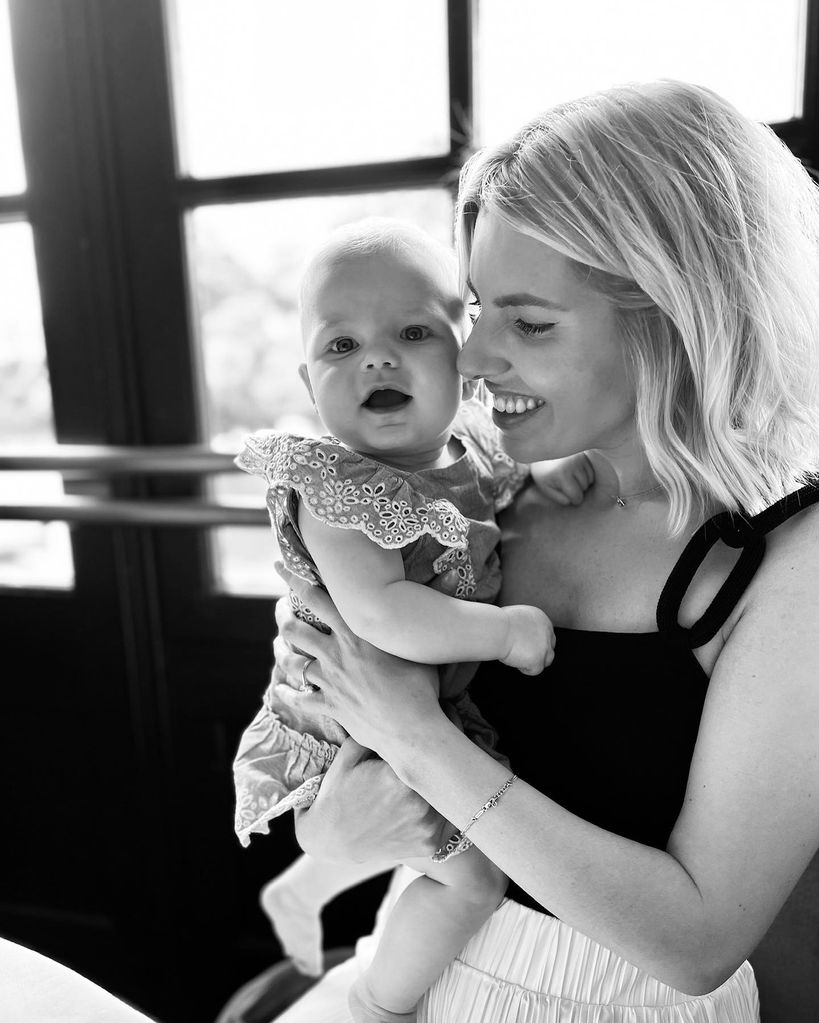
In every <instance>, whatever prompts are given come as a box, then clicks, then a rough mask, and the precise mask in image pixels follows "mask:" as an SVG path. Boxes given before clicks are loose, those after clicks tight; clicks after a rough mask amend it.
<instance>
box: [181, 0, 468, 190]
mask: <svg viewBox="0 0 819 1023" xmlns="http://www.w3.org/2000/svg"><path fill="white" fill-rule="evenodd" d="M167 6H168V15H169V16H168V27H169V37H170V39H171V52H172V67H173V78H174V91H175V94H176V108H177V131H178V146H179V151H180V165H181V167H182V169H183V170H184V171H185V172H186V173H188V174H191V175H193V176H194V177H218V176H221V175H231V174H251V173H259V172H262V171H278V170H292V169H295V168H305V167H329V166H333V165H349V164H356V163H367V162H376V161H381V160H397V159H403V158H406V157H415V156H430V155H436V154H440V153H446V152H448V151H449V113H448V111H449V86H448V63H447V23H446V2H445V0H425V2H424V3H421V4H419V3H417V2H416V0H389V2H388V3H385V2H384V0H344V2H343V3H339V0H309V2H305V3H296V2H292V3H271V2H270V0H167Z"/></svg>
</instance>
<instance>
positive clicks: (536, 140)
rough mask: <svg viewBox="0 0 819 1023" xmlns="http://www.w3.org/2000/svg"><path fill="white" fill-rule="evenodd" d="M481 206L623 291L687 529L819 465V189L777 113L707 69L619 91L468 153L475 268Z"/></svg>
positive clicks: (465, 203)
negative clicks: (754, 115) (733, 96)
mask: <svg viewBox="0 0 819 1023" xmlns="http://www.w3.org/2000/svg"><path fill="white" fill-rule="evenodd" d="M482 209H485V210H488V211H491V212H492V213H493V214H494V215H497V216H498V217H499V218H501V219H502V220H503V221H504V222H505V223H506V224H508V225H509V226H510V227H512V228H514V229H515V230H517V231H520V232H522V233H524V234H527V235H529V236H531V237H533V238H536V239H538V240H539V241H542V242H544V243H546V244H547V245H549V246H551V247H552V248H554V249H556V250H557V251H559V252H561V253H562V254H563V255H565V256H567V257H568V258H569V259H570V260H572V261H573V263H574V264H577V265H576V266H575V269H576V270H577V272H579V273H580V274H582V275H583V277H584V279H585V280H586V281H587V283H588V284H589V285H590V286H591V287H593V288H594V289H595V290H597V291H599V292H600V293H602V294H603V295H605V296H606V297H607V299H608V300H609V301H610V302H611V303H612V305H613V306H614V307H615V309H616V312H617V320H618V326H619V330H620V334H621V337H622V338H623V340H624V343H625V346H626V350H627V352H628V356H629V358H630V365H631V370H632V374H633V380H634V383H635V390H636V395H637V398H636V421H637V428H638V430H639V434H640V438H641V440H642V442H643V444H644V447H645V451H646V455H647V458H648V461H649V464H650V466H651V468H652V470H653V471H654V473H655V474H656V476H657V478H658V480H659V481H660V482H661V483H662V484H663V486H664V487H665V489H666V491H667V492H668V494H669V499H670V515H669V525H670V528H671V529H672V531H673V532H674V533H678V532H679V531H680V530H682V529H683V527H684V525H685V524H686V523H687V522H689V521H690V520H691V518H692V516H695V517H702V516H704V515H706V514H711V513H713V511H715V510H717V509H719V508H725V509H728V510H730V511H740V512H742V511H744V512H747V513H755V512H758V511H759V510H761V509H762V508H763V507H765V506H767V505H769V504H771V503H773V502H774V501H776V500H778V499H779V498H781V497H782V496H783V495H784V494H785V493H786V492H788V491H789V490H791V489H793V488H794V487H796V486H797V485H799V484H800V483H802V482H804V480H805V478H806V477H807V476H808V475H810V474H812V473H814V472H816V471H817V469H819V194H818V193H817V190H816V187H815V185H814V184H813V182H812V180H811V178H810V176H809V175H808V174H807V172H806V171H805V170H804V169H803V168H802V166H801V165H800V163H799V161H798V160H797V159H796V158H795V157H793V156H792V155H791V154H790V152H788V150H787V149H786V148H785V146H784V144H783V143H782V142H780V140H779V139H778V138H777V137H776V135H775V134H774V133H773V132H772V131H771V130H770V129H769V128H767V127H766V126H763V125H760V124H757V123H755V122H753V121H750V120H749V119H748V118H746V117H744V116H743V115H742V114H740V113H739V112H738V111H737V110H736V109H734V107H732V106H731V105H730V104H729V103H728V102H726V101H725V100H724V99H722V98H720V97H719V96H717V95H716V94H714V93H713V92H711V91H710V90H708V89H704V88H701V87H699V86H695V85H688V84H684V83H681V82H673V81H660V82H652V83H648V84H645V85H629V86H622V87H617V88H614V89H610V90H606V91H605V92H600V93H597V94H594V95H592V96H588V97H585V98H583V99H580V100H577V101H574V102H571V103H566V104H562V105H561V106H558V107H556V108H554V109H553V110H550V111H548V112H547V113H545V114H543V115H542V116H541V117H539V118H537V119H536V120H534V121H532V122H531V123H529V124H528V125H526V126H525V127H524V128H523V129H522V130H521V131H520V132H519V133H518V134H517V135H515V136H514V137H513V138H512V139H510V140H509V141H508V142H506V143H504V144H502V145H499V146H496V147H493V148H488V149H486V150H482V151H480V152H479V153H477V154H475V156H473V157H472V158H471V159H470V160H469V162H468V163H467V164H466V166H465V167H464V169H463V171H462V173H461V182H460V191H459V199H458V209H457V216H456V233H457V236H458V247H459V250H460V256H461V264H462V267H464V268H466V267H467V266H468V262H469V249H470V245H471V240H472V234H473V231H474V225H475V220H476V217H477V214H478V212H479V211H480V210H482Z"/></svg>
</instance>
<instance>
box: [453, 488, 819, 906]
mask: <svg viewBox="0 0 819 1023" xmlns="http://www.w3.org/2000/svg"><path fill="white" fill-rule="evenodd" d="M817 500H819V480H817V481H815V482H813V483H811V484H809V485H808V486H805V487H803V488H802V489H801V490H798V491H796V492H795V493H793V494H789V495H788V496H787V497H785V498H783V499H782V500H781V501H779V502H777V504H775V505H773V506H772V507H770V508H768V509H766V510H765V511H764V512H762V513H761V514H760V515H756V516H753V517H750V518H743V517H741V516H737V515H731V514H730V513H727V512H723V513H721V514H719V515H716V516H715V517H714V518H712V519H709V520H708V522H706V523H705V524H704V525H703V526H701V527H700V528H699V529H698V530H697V532H696V533H695V534H694V536H693V537H692V538H691V540H690V541H689V543H688V545H687V546H686V548H685V550H684V551H683V553H682V554H681V555H680V558H679V561H678V562H677V564H676V565H675V566H674V568H673V570H672V572H671V574H670V576H669V577H668V580H667V582H666V584H665V586H664V588H663V591H662V594H661V595H660V599H659V602H658V604H657V631H656V632H643V633H622V632H589V631H581V630H577V629H563V628H556V629H555V633H556V636H557V645H556V648H555V659H554V662H553V663H552V665H551V666H550V667H549V668H548V669H547V670H546V671H545V672H543V674H542V675H540V676H538V677H537V678H524V677H523V676H521V674H520V672H518V671H516V670H515V669H512V668H508V667H507V666H505V665H503V664H500V663H497V662H490V663H485V664H484V665H482V667H481V668H480V670H479V671H478V674H477V675H476V677H475V679H474V680H473V682H472V686H471V691H472V694H473V695H474V698H475V702H476V703H477V705H478V706H479V707H480V709H481V711H482V713H483V714H485V716H486V717H487V719H488V720H489V721H491V722H492V724H493V725H494V726H495V728H496V729H497V730H498V732H499V734H500V742H499V746H500V749H501V750H502V752H504V753H505V754H506V755H507V756H508V757H509V759H510V760H511V762H512V767H513V769H514V771H515V772H516V774H518V776H519V777H520V778H522V779H524V780H525V781H527V782H528V783H529V784H531V785H533V786H534V787H535V788H536V789H538V790H539V791H540V792H543V793H544V794H545V795H547V796H549V798H550V799H553V800H554V801H555V802H556V803H558V804H560V806H562V807H564V808H565V809H567V810H569V811H570V812H571V813H574V814H577V816H579V817H582V818H583V819H584V820H587V821H589V822H590V823H592V824H596V825H598V826H599V827H601V828H605V829H606V830H607V831H612V832H614V833H616V834H618V835H623V836H624V837H626V838H630V839H633V840H634V841H637V842H640V843H642V844H644V845H649V846H653V847H655V848H657V849H665V848H666V846H667V844H668V839H669V837H670V835H671V832H672V830H673V828H674V823H675V821H676V820H677V817H678V816H679V813H680V810H681V808H682V804H683V798H684V796H685V788H686V782H687V780H688V771H689V767H690V765H691V758H692V755H693V752H694V745H695V743H696V740H697V732H698V729H699V722H700V715H701V714H702V708H703V704H704V702H705V694H706V690H707V688H708V676H707V675H706V674H705V672H704V671H703V669H702V667H701V666H700V664H699V662H698V661H697V659H696V657H695V656H694V653H693V651H694V650H695V649H697V647H700V646H703V645H704V644H705V643H707V642H708V641H709V640H711V639H712V638H713V637H714V636H715V635H716V633H717V630H718V629H719V628H720V627H721V626H722V625H723V623H724V622H725V620H726V619H727V617H728V615H729V614H730V613H731V611H732V610H733V608H734V607H735V605H736V603H737V601H738V600H739V598H740V596H741V595H742V593H743V592H744V590H745V588H746V587H747V586H748V583H749V582H750V581H751V579H752V578H753V575H754V573H755V572H756V570H757V568H758V567H759V564H760V562H761V561H762V558H763V556H764V553H765V535H766V533H769V532H770V531H771V530H772V529H774V528H775V527H776V526H778V525H779V524H780V523H782V522H784V521H785V520H786V519H788V518H790V517H791V515H794V514H795V513H796V512H798V511H800V510H801V509H802V508H805V507H807V506H808V505H810V504H813V503H814V502H815V501H817ZM717 540H721V541H722V542H723V543H725V544H727V545H728V546H729V547H733V548H737V549H741V554H740V556H739V558H738V559H737V561H736V563H735V564H734V567H733V568H732V570H731V572H730V573H729V575H728V577H727V578H726V580H725V582H724V583H723V585H722V587H721V588H720V590H719V592H718V593H717V595H716V597H715V598H714V600H713V602H712V603H711V605H710V607H709V608H708V609H707V610H706V612H705V613H704V614H703V616H702V617H701V618H700V619H699V621H698V622H697V623H696V624H695V625H693V626H692V627H691V628H683V627H682V626H681V625H680V624H679V622H678V612H679V609H680V605H681V603H682V599H683V597H684V596H685V593H686V591H687V590H688V587H689V585H690V583H691V581H692V579H693V578H694V575H695V574H696V572H697V569H698V568H699V567H700V565H701V564H702V561H703V559H704V558H705V555H706V554H707V553H708V551H709V550H710V549H711V548H712V547H713V546H714V544H715V543H716V542H717ZM507 896H508V898H510V899H514V900H515V901H516V902H520V903H522V904H523V905H525V906H530V907H531V908H533V909H538V910H540V911H541V912H548V910H544V907H543V906H541V905H540V904H539V903H537V902H535V900H534V899H533V898H532V897H531V896H530V895H528V894H527V893H526V892H524V891H523V890H522V889H521V888H519V887H518V886H517V885H516V884H514V883H510V885H509V889H508V891H507Z"/></svg>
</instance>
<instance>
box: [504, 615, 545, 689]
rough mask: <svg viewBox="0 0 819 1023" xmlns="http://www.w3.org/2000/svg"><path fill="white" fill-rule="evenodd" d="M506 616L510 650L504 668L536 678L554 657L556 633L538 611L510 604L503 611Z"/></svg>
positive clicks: (505, 658)
mask: <svg viewBox="0 0 819 1023" xmlns="http://www.w3.org/2000/svg"><path fill="white" fill-rule="evenodd" d="M501 611H503V613H504V615H505V616H506V621H507V626H508V630H509V631H508V635H509V648H508V650H507V652H506V656H505V657H501V661H503V663H504V664H509V665H511V667H513V668H519V669H520V670H521V671H522V672H523V674H524V675H539V674H540V673H541V671H543V669H544V668H548V666H549V665H550V664H551V663H552V661H553V660H554V656H555V633H554V629H553V628H552V623H551V622H550V621H549V618H548V617H547V616H546V615H545V614H544V613H543V612H542V611H541V610H540V608H538V607H531V606H530V605H529V604H513V605H512V606H511V607H502V608H501Z"/></svg>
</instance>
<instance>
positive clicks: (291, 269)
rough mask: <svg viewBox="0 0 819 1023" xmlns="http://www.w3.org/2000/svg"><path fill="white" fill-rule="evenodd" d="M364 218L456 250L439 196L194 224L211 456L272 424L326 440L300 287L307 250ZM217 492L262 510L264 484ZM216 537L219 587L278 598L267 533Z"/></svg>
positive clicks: (234, 481) (393, 196)
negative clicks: (301, 317)
mask: <svg viewBox="0 0 819 1023" xmlns="http://www.w3.org/2000/svg"><path fill="white" fill-rule="evenodd" d="M367 216H395V217H400V218H403V219H406V220H411V221H413V222H414V223H416V224H418V225H419V226H420V227H423V228H425V229H426V230H428V231H429V232H430V233H431V234H433V235H434V236H435V237H437V238H439V239H440V240H441V241H443V242H445V243H446V244H451V242H452V201H451V198H450V196H449V194H448V193H447V192H446V191H444V190H443V189H434V190H433V189H423V190H417V191H405V192H379V193H371V194H366V195H349V196H329V197H322V198H310V199H288V200H279V201H276V202H258V203H257V202H254V203H243V204H241V205H236V204H233V205H229V206H210V207H201V208H199V209H196V210H194V211H193V212H192V213H191V214H190V215H189V217H188V245H189V252H190V262H191V279H192V281H193V287H194V295H193V299H194V304H195V306H196V314H197V317H198V323H199V337H200V342H201V346H202V360H203V365H204V376H205V388H206V396H205V405H206V409H207V415H208V420H209V423H210V440H211V443H212V444H213V446H214V447H216V448H218V449H220V450H225V451H238V450H239V448H240V446H241V442H242V439H243V437H244V436H245V435H246V434H248V433H250V432H251V431H253V430H258V429H262V428H266V427H275V428H279V429H287V430H293V431H294V432H300V433H305V434H317V433H319V432H321V426H320V423H319V422H318V420H317V419H316V417H315V415H314V412H313V409H312V406H311V404H310V401H309V399H308V397H307V392H306V391H305V389H304V387H303V386H302V383H301V381H300V380H299V378H298V373H297V370H298V366H299V363H300V362H301V361H302V355H301V341H300V337H299V324H298V318H297V315H296V295H297V290H298V282H299V278H300V275H301V270H302V266H303V264H304V262H305V260H306V258H307V256H308V254H309V252H310V251H311V250H312V249H313V248H314V247H315V245H316V244H317V243H318V242H319V241H320V240H321V239H322V238H323V237H324V236H325V235H327V234H328V233H329V232H330V231H331V230H333V228H335V227H338V226H340V225H341V224H346V223H349V222H350V221H353V220H359V219H361V218H362V217H367ZM214 486H215V492H216V494H217V495H218V497H219V498H220V499H222V500H225V501H230V502H231V503H239V502H247V503H250V504H252V505H256V506H260V505H261V500H262V496H261V490H260V484H259V481H258V480H257V479H254V478H251V477H249V476H246V475H245V474H244V473H242V472H239V471H237V472H236V473H235V474H230V475H226V476H218V477H216V479H215V482H214ZM268 532H269V531H268ZM214 537H215V541H214V551H213V554H214V564H215V565H216V566H217V571H216V577H217V585H218V587H219V588H220V589H222V590H224V591H227V592H234V593H235V592H241V593H271V592H281V589H280V583H279V581H278V576H277V575H276V574H275V572H274V571H273V561H274V559H275V556H276V553H277V552H276V550H275V546H274V544H273V541H272V534H271V536H265V535H264V531H263V530H262V529H256V528H254V527H240V528H236V529H217V530H214ZM263 559H264V560H263ZM276 587H279V589H278V590H277V589H276Z"/></svg>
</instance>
